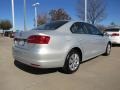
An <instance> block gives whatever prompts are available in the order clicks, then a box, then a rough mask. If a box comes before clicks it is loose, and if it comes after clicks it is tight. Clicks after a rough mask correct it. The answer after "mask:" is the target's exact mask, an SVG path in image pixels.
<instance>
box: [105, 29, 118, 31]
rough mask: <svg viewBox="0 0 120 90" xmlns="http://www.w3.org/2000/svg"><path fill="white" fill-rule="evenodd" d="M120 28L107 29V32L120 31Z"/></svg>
mask: <svg viewBox="0 0 120 90" xmlns="http://www.w3.org/2000/svg"><path fill="white" fill-rule="evenodd" d="M119 30H120V29H106V30H105V32H119Z"/></svg>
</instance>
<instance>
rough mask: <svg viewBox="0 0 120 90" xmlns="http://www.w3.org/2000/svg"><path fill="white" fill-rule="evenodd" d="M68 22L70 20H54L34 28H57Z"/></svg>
mask: <svg viewBox="0 0 120 90" xmlns="http://www.w3.org/2000/svg"><path fill="white" fill-rule="evenodd" d="M67 22H68V21H54V22H50V23H46V24H43V25H40V26H38V27H37V28H34V29H33V30H56V29H58V28H59V27H61V26H62V25H64V24H66V23H67Z"/></svg>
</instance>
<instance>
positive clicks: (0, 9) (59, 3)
mask: <svg viewBox="0 0 120 90" xmlns="http://www.w3.org/2000/svg"><path fill="white" fill-rule="evenodd" d="M14 1H15V26H16V29H18V30H23V28H24V11H23V10H24V8H23V2H24V0H14ZM26 1H27V22H26V23H27V29H31V28H33V27H34V17H35V15H34V14H35V13H34V8H33V7H32V4H34V3H36V2H39V3H40V5H39V7H38V13H39V14H42V13H48V12H49V11H50V10H51V9H56V8H57V9H58V8H64V9H65V11H66V12H67V13H68V14H69V15H70V16H71V17H72V19H73V20H79V18H78V17H77V11H76V4H77V1H78V0H26ZM105 2H106V13H107V18H106V19H105V20H104V21H102V22H101V24H103V25H109V24H110V23H111V22H115V23H116V24H119V25H120V0H105ZM11 12H12V10H11V0H0V20H4V19H8V20H10V21H11V22H12V13H11Z"/></svg>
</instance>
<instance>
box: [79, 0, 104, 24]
mask: <svg viewBox="0 0 120 90" xmlns="http://www.w3.org/2000/svg"><path fill="white" fill-rule="evenodd" d="M84 5H85V4H84V0H79V1H78V4H77V12H78V16H79V18H80V19H81V20H84V18H85V13H84V11H85V10H84V7H85V6H84ZM87 7H88V8H87V19H88V22H89V23H91V24H96V23H98V22H100V21H102V20H104V19H105V18H106V11H105V10H106V4H105V1H104V0H88V3H87Z"/></svg>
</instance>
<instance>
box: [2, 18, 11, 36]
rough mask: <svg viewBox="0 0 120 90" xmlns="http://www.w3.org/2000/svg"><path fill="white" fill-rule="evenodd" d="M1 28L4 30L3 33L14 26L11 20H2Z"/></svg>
mask: <svg viewBox="0 0 120 90" xmlns="http://www.w3.org/2000/svg"><path fill="white" fill-rule="evenodd" d="M0 26H1V29H2V30H3V34H4V31H5V30H9V29H11V28H12V24H11V22H10V21H9V20H2V21H1V23H0Z"/></svg>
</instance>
